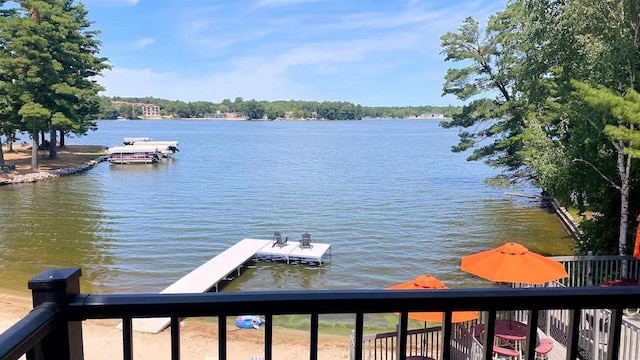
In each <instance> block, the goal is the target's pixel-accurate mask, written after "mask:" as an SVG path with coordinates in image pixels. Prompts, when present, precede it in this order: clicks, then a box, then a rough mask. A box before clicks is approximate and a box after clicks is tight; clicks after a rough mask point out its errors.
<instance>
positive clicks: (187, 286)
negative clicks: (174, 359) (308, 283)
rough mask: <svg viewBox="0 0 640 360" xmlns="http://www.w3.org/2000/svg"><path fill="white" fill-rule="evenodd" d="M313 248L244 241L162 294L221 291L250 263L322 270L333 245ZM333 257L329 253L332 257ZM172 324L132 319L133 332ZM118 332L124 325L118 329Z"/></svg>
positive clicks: (314, 244)
mask: <svg viewBox="0 0 640 360" xmlns="http://www.w3.org/2000/svg"><path fill="white" fill-rule="evenodd" d="M311 245H312V247H311V248H301V247H299V246H298V243H297V242H291V243H289V242H287V244H285V246H278V245H276V246H273V241H271V240H260V239H243V240H241V241H240V242H238V243H236V244H235V245H233V246H232V247H230V248H228V249H227V250H225V251H223V252H222V253H220V254H219V255H217V256H215V257H214V258H212V259H211V260H209V261H207V262H206V263H204V264H202V265H200V266H199V267H197V268H196V269H195V270H193V271H192V272H190V273H188V274H187V275H185V276H183V277H182V278H180V279H179V280H178V281H176V282H175V283H173V284H171V285H169V286H168V287H167V288H165V289H164V290H162V291H160V293H161V294H196V293H204V292H207V291H209V290H211V289H215V290H216V291H217V290H218V285H219V284H220V282H221V281H223V280H225V279H228V278H229V276H230V275H232V274H234V273H237V274H236V276H237V275H240V270H241V269H242V267H243V266H244V265H245V264H246V263H247V262H248V261H250V260H283V261H286V262H287V263H290V262H291V261H300V262H317V263H318V264H319V265H320V266H322V260H323V257H324V256H325V255H326V254H327V252H330V250H331V245H330V244H321V243H312V244H311ZM329 254H330V253H329ZM170 323H171V319H170V318H144V319H133V324H132V326H133V330H135V331H140V332H148V333H154V334H156V333H159V332H160V331H162V330H164V329H165V328H166V327H167V326H169V324H170ZM118 327H119V328H121V327H122V324H120V325H118Z"/></svg>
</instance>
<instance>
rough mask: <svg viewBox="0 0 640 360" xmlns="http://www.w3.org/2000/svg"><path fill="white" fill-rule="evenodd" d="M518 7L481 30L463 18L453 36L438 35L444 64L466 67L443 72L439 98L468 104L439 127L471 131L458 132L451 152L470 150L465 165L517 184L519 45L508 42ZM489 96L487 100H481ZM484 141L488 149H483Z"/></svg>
mask: <svg viewBox="0 0 640 360" xmlns="http://www.w3.org/2000/svg"><path fill="white" fill-rule="evenodd" d="M519 10H520V8H519V7H514V8H508V9H507V10H506V11H505V12H502V13H498V14H497V15H493V16H492V17H491V18H490V19H489V22H488V25H487V28H486V29H485V30H483V29H482V28H481V27H480V25H479V23H478V22H477V21H476V20H474V19H473V18H471V17H469V18H467V19H465V20H464V21H463V23H462V25H461V26H460V28H459V29H458V31H457V32H448V33H446V34H444V35H442V36H441V38H440V39H441V46H442V51H441V53H442V54H443V55H445V61H454V62H462V63H464V64H468V65H467V66H466V67H463V68H459V69H457V68H452V69H449V70H447V73H446V75H445V83H444V85H443V95H446V94H451V95H455V96H456V97H457V98H458V99H460V100H463V101H467V100H469V101H470V102H469V103H468V104H467V105H465V106H463V108H462V112H461V113H459V114H455V115H453V119H452V120H451V121H445V122H442V123H441V125H442V126H443V127H445V128H451V127H461V128H465V129H467V128H471V129H474V130H472V131H462V132H461V133H460V141H459V143H458V145H456V146H455V147H453V151H457V152H459V151H465V150H468V149H473V152H472V154H471V155H470V156H469V160H481V159H483V160H485V162H486V163H487V164H489V165H491V166H494V167H500V168H503V169H504V170H505V174H507V173H511V175H508V176H507V177H508V179H509V180H512V181H515V180H517V179H518V177H519V176H520V175H521V173H519V172H518V171H519V170H520V169H521V167H522V166H523V165H524V164H523V160H522V158H521V155H520V151H522V150H523V145H522V141H521V139H520V138H519V137H520V136H521V134H522V132H523V129H524V120H523V118H524V115H523V112H522V109H521V104H520V103H519V101H518V100H519V93H518V91H517V90H516V87H515V84H516V78H517V69H518V67H519V63H520V61H521V59H520V58H519V57H518V56H517V52H518V48H517V45H518V44H519V43H518V42H515V41H511V39H510V37H514V36H518V32H517V31H515V30H514V29H516V26H515V25H514V24H517V21H518V19H519V17H518V16H519ZM482 96H491V97H484V98H483V97H482ZM487 142H488V144H487Z"/></svg>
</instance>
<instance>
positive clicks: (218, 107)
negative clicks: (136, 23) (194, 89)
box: [99, 96, 461, 120]
mask: <svg viewBox="0 0 640 360" xmlns="http://www.w3.org/2000/svg"><path fill="white" fill-rule="evenodd" d="M114 102H116V103H114ZM140 103H144V104H153V105H157V106H159V107H160V116H162V117H171V118H179V119H188V118H206V117H212V116H213V115H214V114H226V113H236V114H243V115H245V116H247V117H249V118H250V119H264V118H266V119H270V120H275V119H280V118H283V119H284V118H293V119H325V120H360V119H362V118H363V117H379V118H409V117H418V116H421V115H424V114H443V115H444V116H445V117H451V115H453V114H454V113H456V112H459V111H460V109H461V108H459V107H455V106H406V107H389V106H361V105H356V104H353V103H350V102H344V101H323V102H318V101H301V100H288V101H257V100H244V99H243V98H241V97H237V98H236V99H235V100H234V101H231V99H224V100H222V102H221V103H214V102H208V101H194V102H184V101H180V100H165V99H158V98H154V97H143V98H131V97H111V98H109V97H106V96H103V97H101V98H100V113H99V118H101V119H116V118H118V117H120V118H127V119H137V118H139V117H141V110H140V107H139V105H136V104H140Z"/></svg>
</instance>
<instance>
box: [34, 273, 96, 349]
mask: <svg viewBox="0 0 640 360" xmlns="http://www.w3.org/2000/svg"><path fill="white" fill-rule="evenodd" d="M81 275H82V272H81V271H80V269H79V268H69V269H55V270H46V271H43V272H41V273H40V274H38V275H36V276H35V277H34V278H32V279H31V280H29V289H30V290H31V293H32V298H33V307H34V308H35V307H36V306H38V305H40V304H44V303H54V304H55V305H56V306H57V308H58V315H57V320H56V321H55V325H54V330H53V332H52V333H51V334H50V335H49V336H47V337H46V338H45V339H43V340H42V344H41V348H40V350H41V355H42V359H43V360H53V359H56V360H57V359H60V360H62V359H64V360H66V359H70V360H82V359H83V358H84V354H83V349H82V323H81V322H80V321H71V322H70V321H67V320H66V318H65V317H64V316H65V315H64V312H65V308H66V307H67V304H68V301H69V298H70V297H72V296H73V295H77V294H80V276H81Z"/></svg>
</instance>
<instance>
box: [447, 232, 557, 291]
mask: <svg viewBox="0 0 640 360" xmlns="http://www.w3.org/2000/svg"><path fill="white" fill-rule="evenodd" d="M460 268H461V269H462V271H466V272H468V273H471V274H474V275H477V276H479V277H481V278H485V279H487V280H490V281H495V282H510V283H525V284H544V283H546V282H549V281H553V280H558V279H563V278H566V277H568V276H569V275H568V274H567V271H566V270H565V269H564V266H562V264H561V263H559V262H557V261H555V260H552V259H549V258H547V257H544V256H542V255H540V254H536V253H534V252H532V251H530V250H529V249H527V248H526V247H524V246H522V245H520V244H517V243H513V242H510V243H506V244H504V245H502V246H499V247H497V248H495V249H491V250H486V251H482V252H479V253H476V254H471V255H467V256H464V257H462V265H461V266H460Z"/></svg>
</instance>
